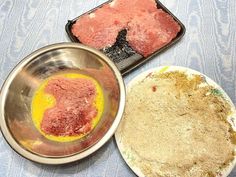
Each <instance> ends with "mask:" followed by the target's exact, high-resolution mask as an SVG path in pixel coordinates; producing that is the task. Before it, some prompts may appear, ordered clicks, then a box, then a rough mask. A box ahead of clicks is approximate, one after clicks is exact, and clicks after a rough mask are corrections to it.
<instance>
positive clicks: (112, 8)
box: [72, 0, 180, 57]
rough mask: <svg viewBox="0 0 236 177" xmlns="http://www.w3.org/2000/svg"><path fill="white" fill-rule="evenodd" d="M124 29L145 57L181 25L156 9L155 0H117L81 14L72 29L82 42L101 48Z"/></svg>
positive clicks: (167, 41)
mask: <svg viewBox="0 0 236 177" xmlns="http://www.w3.org/2000/svg"><path fill="white" fill-rule="evenodd" d="M123 29H126V30H127V41H128V42H129V44H130V45H131V47H132V48H133V49H134V50H136V51H137V52H138V53H140V54H142V55H143V56H145V57H146V56H148V55H150V54H152V53H153V52H155V51H156V50H158V49H160V48H161V47H163V46H165V45H166V44H168V43H169V42H170V41H171V40H172V39H173V38H175V37H176V35H177V34H178V32H179V31H180V26H179V25H178V23H177V22H176V21H175V20H174V19H173V18H172V17H171V16H170V15H169V14H167V13H166V12H164V11H163V10H161V9H157V7H156V2H155V0H133V1H128V0H114V1H112V2H111V3H108V4H105V5H103V6H102V7H101V8H99V9H97V10H96V11H95V12H93V13H90V14H89V15H84V16H82V17H80V18H79V19H78V20H77V21H76V23H75V24H73V26H72V33H73V35H74V36H76V37H77V38H78V39H79V40H80V42H82V43H83V44H86V45H89V46H91V47H94V48H97V49H102V48H105V47H110V46H112V45H113V44H114V43H115V41H116V37H117V35H118V33H119V31H121V30H123Z"/></svg>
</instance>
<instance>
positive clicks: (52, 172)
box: [0, 0, 236, 177]
mask: <svg viewBox="0 0 236 177" xmlns="http://www.w3.org/2000/svg"><path fill="white" fill-rule="evenodd" d="M103 2H104V0H89V1H87V0H0V85H1V84H2V83H3V81H4V80H5V78H6V77H7V75H8V73H9V72H10V71H11V70H12V68H13V67H14V66H15V65H16V64H17V63H18V62H19V61H20V60H21V59H22V58H24V57H25V56H26V55H28V54H30V53H31V52H32V51H34V50H36V49H38V48H41V47H43V46H45V45H48V44H53V43H58V42H65V41H69V38H68V37H67V35H66V33H65V30H64V27H65V24H66V23H67V20H71V19H73V18H74V17H76V16H78V15H80V14H82V13H83V12H86V11H88V10H90V9H91V8H93V7H96V6H97V5H99V4H101V3H103ZM161 2H162V3H163V4H164V5H165V6H166V7H167V8H168V9H169V10H171V12H172V13H173V14H175V15H176V16H177V17H178V18H179V19H180V20H181V21H182V22H183V23H184V25H185V27H186V29H187V31H186V34H185V36H184V38H183V39H182V40H181V41H180V42H178V43H177V44H176V45H175V46H173V47H171V48H170V49H168V50H167V51H165V52H163V53H161V54H160V55H158V56H156V57H155V58H153V59H152V60H151V61H149V62H147V63H145V64H144V65H142V67H139V68H138V69H136V70H135V71H133V72H131V73H129V74H128V75H127V76H126V77H125V78H124V79H125V83H126V84H127V83H128V82H129V81H130V80H131V79H132V78H133V77H135V76H136V75H138V74H139V73H141V72H143V71H145V70H147V69H149V68H153V67H157V66H161V65H179V66H186V67H190V68H192V69H195V70H198V71H200V72H202V73H204V74H206V75H207V76H209V77H210V78H212V79H213V80H215V81H216V82H217V83H218V84H219V85H221V86H222V88H223V89H224V90H225V91H226V92H227V93H228V95H229V96H230V98H231V99H232V101H233V102H234V104H236V1H235V0H207V1H205V0H184V1H180V0H162V1H161ZM0 176H1V177H6V176H10V177H15V176H17V177H21V176H22V177H27V176H37V177H42V176H45V177H46V176H53V177H55V176H60V177H61V176H65V177H68V176H78V177H105V176H107V177H113V176H116V177H128V176H130V177H132V176H135V175H134V174H133V172H132V171H131V170H130V169H129V168H128V167H127V166H126V164H125V162H124V161H123V159H122V157H121V156H120V154H119V151H118V149H117V147H116V143H115V140H114V138H112V139H111V140H110V141H109V142H108V143H106V144H105V145H104V146H103V147H102V148H101V149H100V150H98V151H97V152H95V153H94V154H92V155H91V156H89V157H88V158H86V159H83V160H81V161H78V162H75V163H72V164H68V165H62V166H47V165H41V164H37V163H33V162H31V161H28V160H26V159H24V158H23V157H21V156H19V155H18V154H17V153H15V152H14V151H13V150H12V149H11V148H10V147H9V146H8V144H7V143H6V141H5V140H4V138H3V137H2V134H0ZM230 176H231V177H234V176H236V168H235V170H234V171H233V172H232V173H231V175H230Z"/></svg>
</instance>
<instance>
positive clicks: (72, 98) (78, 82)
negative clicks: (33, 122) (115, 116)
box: [41, 77, 97, 136]
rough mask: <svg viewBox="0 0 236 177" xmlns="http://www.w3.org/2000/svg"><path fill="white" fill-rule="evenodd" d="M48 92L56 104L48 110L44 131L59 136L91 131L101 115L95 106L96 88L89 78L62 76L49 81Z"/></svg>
mask: <svg viewBox="0 0 236 177" xmlns="http://www.w3.org/2000/svg"><path fill="white" fill-rule="evenodd" d="M45 92H46V93H48V94H52V95H53V96H54V97H55V99H56V105H55V106H54V107H52V108H50V109H48V110H46V111H45V113H44V117H43V120H42V123H41V130H42V131H44V132H45V133H46V134H50V135H55V136H73V135H79V134H81V133H87V132H89V131H90V130H91V120H92V119H93V118H94V117H95V116H96V115H97V109H96V107H95V106H94V105H93V102H94V99H95V96H96V86H95V85H94V83H93V82H92V81H91V80H88V79H85V78H75V79H71V78H70V79H68V78H63V77H58V78H55V79H52V80H49V82H48V84H47V86H46V87H45Z"/></svg>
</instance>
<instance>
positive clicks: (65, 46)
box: [0, 43, 125, 164]
mask: <svg viewBox="0 0 236 177" xmlns="http://www.w3.org/2000/svg"><path fill="white" fill-rule="evenodd" d="M61 72H79V73H84V74H86V75H90V76H92V77H93V78H94V79H96V80H97V81H98V82H99V83H100V85H101V87H102V89H103V93H104V99H105V101H104V105H105V106H104V112H103V114H102V117H101V120H100V121H99V123H98V125H97V126H96V127H95V128H94V129H93V131H92V132H91V133H89V134H88V135H87V136H85V137H84V138H82V139H79V140H75V141H72V142H56V141H51V140H48V139H47V138H45V137H44V136H43V135H42V134H40V133H39V131H38V130H37V129H36V128H35V126H34V124H33V122H32V117H31V101H32V97H33V95H34V92H35V90H36V89H37V88H38V87H39V85H40V84H41V83H42V82H43V81H44V80H45V79H47V78H48V77H50V76H52V75H54V74H58V73H61ZM124 105H125V87H124V83H123V80H122V77H121V74H120V73H119V71H118V69H117V68H116V66H115V65H114V64H113V63H112V62H111V61H110V60H109V58H107V57H106V56H105V55H103V54H102V53H101V52H99V51H97V50H94V49H92V48H89V47H86V46H83V45H80V44H73V43H60V44H54V45H50V46H46V47H44V48H42V49H39V50H37V51H35V52H33V53H32V54H30V55H29V56H27V57H26V58H24V59H23V60H22V61H21V62H20V63H19V64H18V65H17V66H16V67H15V68H14V69H13V71H12V72H11V73H10V74H9V76H8V78H7V79H6V81H5V83H4V84H3V86H2V91H1V94H0V109H1V111H0V112H1V113H0V119H1V120H0V125H1V131H2V133H3V135H4V137H5V139H6V141H7V142H8V143H9V145H10V146H11V147H12V148H13V149H14V150H15V151H16V152H18V153H19V154H20V155H22V156H24V157H25V158H27V159H30V160H32V161H36V162H39V163H44V164H64V163H69V162H73V161H76V160H79V159H82V158H84V157H86V156H88V155H90V154H91V153H93V152H94V151H96V150H97V149H98V148H100V147H101V146H102V145H103V144H104V143H105V142H107V141H108V140H109V138H110V137H111V136H112V135H113V133H114V132H115V130H116V128H117V126H118V124H119V122H120V120H121V117H122V114H123V110H124ZM39 106H40V105H39Z"/></svg>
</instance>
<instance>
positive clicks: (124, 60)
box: [65, 0, 186, 75]
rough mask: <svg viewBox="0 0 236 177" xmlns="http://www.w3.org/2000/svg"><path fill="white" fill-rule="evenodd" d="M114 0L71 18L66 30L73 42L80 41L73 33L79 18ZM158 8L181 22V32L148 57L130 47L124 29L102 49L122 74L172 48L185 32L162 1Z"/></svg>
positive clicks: (157, 2)
mask: <svg viewBox="0 0 236 177" xmlns="http://www.w3.org/2000/svg"><path fill="white" fill-rule="evenodd" d="M111 1H112V0H109V1H107V2H105V3H103V4H101V5H99V6H97V7H95V8H94V9H92V10H90V11H88V12H86V13H84V14H82V15H80V16H78V17H76V18H75V19H73V20H69V21H68V23H67V24H66V26H65V30H66V32H67V34H68V36H69V38H70V40H71V41H72V42H79V43H80V41H79V40H78V39H77V38H76V37H75V36H74V35H73V34H72V32H71V28H72V25H73V24H74V23H75V22H76V20H77V19H79V18H80V17H81V16H83V15H85V14H90V13H92V12H94V11H95V10H96V9H98V8H101V7H102V6H103V5H104V4H107V3H110V2H111ZM156 4H157V8H159V9H162V10H163V11H165V12H166V13H168V14H169V15H170V16H172V18H173V19H174V20H175V21H176V22H177V23H178V24H179V26H180V28H181V29H180V32H179V33H178V34H177V36H176V37H175V38H174V39H173V40H172V41H171V42H170V43H168V44H167V45H165V46H164V47H162V48H160V49H158V50H156V51H155V52H154V53H153V54H151V55H150V56H148V57H143V56H142V55H140V54H138V53H136V52H135V51H134V50H133V49H132V48H131V47H129V45H128V42H127V41H126V40H125V36H126V30H122V31H121V32H120V33H119V34H118V37H117V40H116V43H115V44H114V45H113V46H112V47H110V48H107V49H105V50H101V51H102V52H104V53H105V54H106V55H107V56H108V57H109V58H110V59H111V60H112V61H113V62H114V63H115V64H116V66H117V67H118V69H119V70H120V72H121V74H122V75H125V74H127V73H128V72H130V71H132V70H133V69H135V68H137V67H138V66H140V65H142V64H143V63H145V62H146V61H148V60H150V59H151V58H153V57H154V56H156V55H157V54H159V53H161V52H163V51H164V50H166V49H168V48H170V47H171V46H172V45H174V44H175V43H177V42H178V41H179V40H180V39H181V38H182V37H183V36H184V34H185V31H186V29H185V26H184V25H183V23H182V22H181V21H180V20H179V19H178V18H177V17H175V16H174V15H173V14H172V13H171V12H170V11H169V10H168V9H167V8H166V7H165V6H164V5H163V4H162V3H161V2H160V1H158V0H156Z"/></svg>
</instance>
